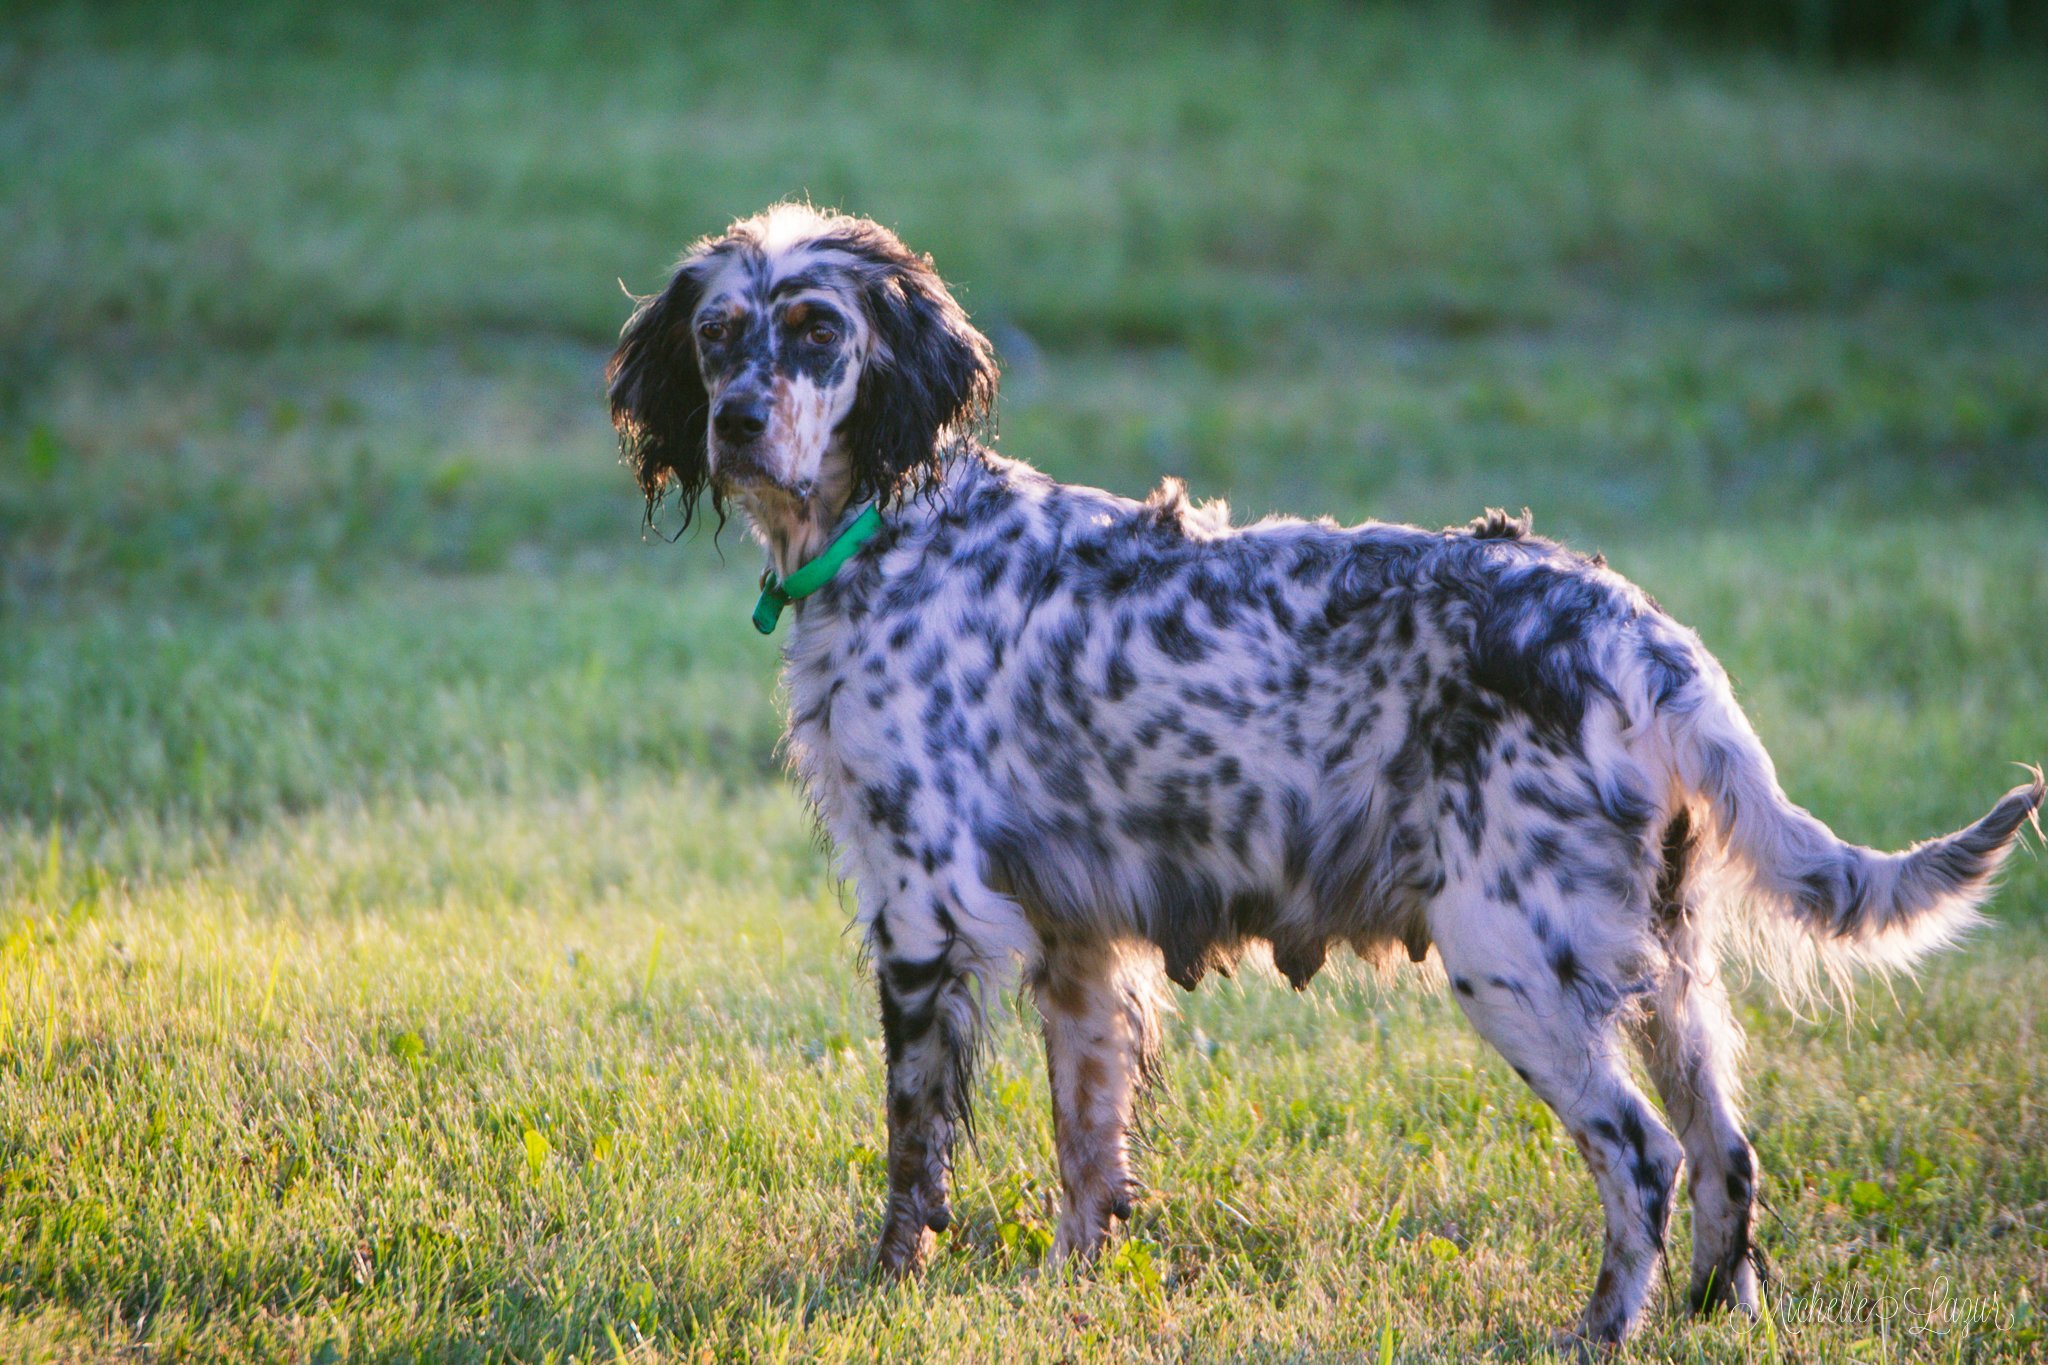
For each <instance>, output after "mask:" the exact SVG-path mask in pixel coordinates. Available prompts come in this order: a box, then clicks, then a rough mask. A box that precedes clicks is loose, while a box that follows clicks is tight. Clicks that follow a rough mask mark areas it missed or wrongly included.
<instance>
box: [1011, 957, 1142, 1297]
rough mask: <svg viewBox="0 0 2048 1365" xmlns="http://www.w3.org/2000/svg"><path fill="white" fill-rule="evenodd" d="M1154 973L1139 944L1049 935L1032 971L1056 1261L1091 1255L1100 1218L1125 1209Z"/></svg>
mask: <svg viewBox="0 0 2048 1365" xmlns="http://www.w3.org/2000/svg"><path fill="white" fill-rule="evenodd" d="M1158 975H1159V968H1158V965H1157V961H1156V957H1155V956H1154V955H1153V954H1152V953H1151V952H1150V950H1149V949H1140V948H1138V947H1137V946H1135V945H1128V944H1116V943H1103V942H1100V941H1085V942H1053V943H1049V944H1048V945H1047V947H1046V951H1045V955H1044V957H1043V959H1042V960H1041V963H1040V965H1039V968H1038V970H1037V971H1036V972H1035V973H1034V974H1033V977H1032V982H1031V987H1032V992H1033V994H1034V996H1035V997H1036V999H1037V1001H1038V1012H1039V1015H1040V1017H1041V1018H1042V1019H1043V1020H1044V1023H1045V1061H1046V1071H1047V1075H1048V1077H1049V1079H1050V1080H1051V1082H1052V1120H1053V1143H1054V1145H1055V1146H1056V1147H1057V1148H1058V1150H1059V1164H1060V1185H1061V1187H1062V1189H1063V1190H1064V1192H1065V1196H1066V1198H1065V1208H1064V1210H1063V1211H1062V1213H1061V1215H1060V1226H1059V1232H1058V1234H1057V1235H1056V1236H1055V1237H1054V1239H1053V1257H1054V1259H1056V1260H1063V1259H1065V1258H1067V1257H1069V1256H1075V1257H1080V1258H1082V1259H1087V1258H1090V1257H1092V1256H1094V1255H1095V1254H1096V1253H1097V1252H1098V1251H1100V1250H1101V1248H1102V1244H1103V1242H1104V1241H1105V1240H1106V1239H1107V1238H1108V1236H1109V1224H1110V1219H1111V1218H1128V1217H1130V1213H1131V1200H1132V1199H1133V1198H1134V1197H1135V1195H1136V1193H1137V1182H1136V1180H1135V1179H1134V1177H1133V1176H1132V1174H1131V1165H1130V1131H1131V1122H1132V1117H1133V1110H1134V1108H1135V1106H1136V1103H1137V1099H1138V1093H1139V1090H1140V1088H1141V1087H1142V1086H1143V1084H1144V1082H1145V1080H1146V1079H1147V1077H1148V1076H1149V1075H1150V1073H1151V1071H1152V1068H1153V1066H1154V1064H1155V1062H1156V1059H1157V1053H1158V1048H1159V1024H1158V988H1157V978H1158Z"/></svg>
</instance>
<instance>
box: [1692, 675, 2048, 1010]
mask: <svg viewBox="0 0 2048 1365" xmlns="http://www.w3.org/2000/svg"><path fill="white" fill-rule="evenodd" d="M1695 659H1696V661H1697V662H1699V663H1700V664H1702V665H1703V670H1702V673H1701V676H1700V677H1699V678H1698V686H1699V690H1698V691H1697V692H1696V693H1694V695H1693V696H1692V697H1691V698H1688V700H1689V701H1692V702H1693V703H1695V704H1694V705H1692V706H1690V707H1684V708H1678V709H1675V712H1674V711H1667V712H1666V715H1667V718H1668V719H1669V720H1670V721H1671V722H1672V723H1671V727H1670V737H1671V740H1672V745H1673V755H1674V758H1675V761H1676V762H1675V766H1676V769H1677V777H1678V780H1679V784H1680V786H1681V787H1682V788H1683V789H1685V790H1686V791H1687V792H1689V793H1690V794H1691V795H1692V796H1693V798H1695V801H1696V803H1697V806H1699V807H1703V808H1704V809H1703V810H1697V813H1698V814H1702V815H1704V816H1705V817H1706V818H1705V821H1704V824H1705V828H1704V829H1700V830H1698V831H1697V834H1698V836H1699V845H1698V851H1699V852H1700V853H1704V854H1706V855H1708V856H1709V857H1710V858H1711V859H1712V860H1713V866H1714V867H1715V868H1716V871H1717V875H1716V880H1717V881H1720V882H1721V883H1723V884H1724V885H1725V886H1726V889H1727V890H1728V891H1730V892H1732V893H1734V895H1733V898H1734V899H1738V900H1741V901H1745V902H1747V903H1748V904H1749V905H1750V907H1751V908H1752V913H1751V914H1749V915H1748V916H1745V917H1739V918H1737V919H1736V920H1735V921H1734V923H1733V924H1731V925H1730V927H1732V928H1735V929H1737V930H1738V934H1739V936H1740V937H1742V938H1746V939H1747V940H1748V942H1747V944H1746V946H1747V948H1748V949H1749V956H1751V957H1752V958H1753V959H1754V960H1755V961H1756V962H1757V964H1758V965H1759V966H1760V967H1762V968H1763V969H1764V970H1765V971H1766V972H1767V973H1768V974H1769V975H1770V976H1771V977H1772V978H1773V979H1774V980H1775V981H1777V982H1778V984H1779V985H1780V987H1781V988H1784V989H1787V990H1788V991H1792V992H1795V993H1796V992H1797V991H1798V990H1800V989H1801V988H1803V987H1804V986H1805V985H1806V984H1808V983H1810V982H1811V981H1812V980H1813V970H1812V969H1813V968H1815V967H1818V968H1819V969H1821V971H1823V972H1825V973H1826V974H1827V975H1828V977H1829V978H1830V979H1831V980H1833V981H1834V982H1835V983H1836V984H1837V986H1840V985H1843V984H1845V978H1846V974H1847V972H1848V971H1849V969H1852V968H1856V967H1876V968H1880V969H1897V968H1903V967H1908V966H1910V965H1911V964H1912V963H1913V962H1915V961H1916V960H1917V959H1919V958H1920V957H1921V956H1922V955H1924V954H1925V953H1927V952H1930V951H1932V950H1933V949H1935V948H1938V947H1940V946H1942V945H1943V944H1946V943H1949V942H1952V941H1954V940H1955V939H1956V938H1957V937H1958V936H1959V935H1960V934H1962V933H1963V932H1964V931H1965V930H1966V929H1968V928H1969V927H1970V926H1971V925H1973V924H1975V923H1976V922H1977V921H1978V915H1977V907H1978V906H1979V905H1980V904H1982V903H1983V901H1984V900H1985V899H1986V898H1987V897H1988V896H1989V895H1990V894H1991V890H1992V884H1993V882H1994V880H1995V879H1996V877H1997V874H1998V870H1999V868H2000V867H2001V866H2002V865H2003V864H2004V862H2005V860H2006V858H2007V856H2008V855H2009V854H2010V853H2011V852H2012V848H2013V845H2014V843H2016V842H2017V841H2018V838H2019V834H2020V827H2021V826H2022V825H2023V824H2025V823H2026V822H2027V821H2028V820H2029V819H2030V818H2031V819H2033V820H2034V821H2035V827H2036V829H2037V830H2038V828H2039V816H2038V815H2036V812H2037V811H2038V810H2039V809H2040V807H2041V804H2042V797H2043V792H2044V787H2043V782H2042V775H2041V771H2040V769H2038V768H2030V769H2029V771H2030V772H2031V773H2032V774H2033V781H2031V782H2028V783H2025V784H2022V785H2021V786H2017V787H2014V788H2013V789H2012V790H2011V791H2009V792H2007V793H2006V794H2005V795H2004V797H2002V798H2001V799H2000V800H1999V802H1998V804H1997V805H1995V806H1993V807H1992V808H1991V811H1990V813H1989V814H1988V815H1986V816H1984V818H1982V819H1981V820H1978V821H1977V822H1976V823H1975V824H1973V825H1970V826H1968V827H1967V828H1964V829H1960V830H1957V831H1956V832H1955V833H1953V834H1947V835H1943V836H1942V837H1940V838H1938V839H1929V840H1927V841H1926V842H1925V843H1921V844H1916V845H1914V846H1913V847H1912V848H1910V849H1907V850H1906V851H1904V852H1902V853H1880V852H1878V851H1877V850H1875V849H1869V848H1862V847H1859V846H1857V845H1855V844H1849V843H1844V842H1843V841H1842V840H1840V839H1838V838H1836V837H1835V835H1834V832H1833V831H1831V830H1830V829H1829V828H1828V827H1827V826H1826V825H1824V824H1822V823H1821V822H1820V821H1819V820H1817V819H1815V818H1814V817H1813V816H1812V815H1810V814H1808V813H1807V812H1806V811H1805V810H1802V809H1801V808H1800V807H1798V806H1796V805H1794V804H1793V803H1792V801H1791V799H1790V798H1789V797H1787V796H1786V795H1785V792H1784V789H1783V788H1782V787H1780V786H1779V785H1778V774H1777V770H1776V768H1775V767H1773V766H1772V763H1771V759H1770V755H1769V754H1767V753H1765V752H1764V747H1763V744H1762V742H1761V741H1760V740H1758V738H1757V736H1756V732H1755V731H1754V730H1753V729H1751V728H1750V724H1749V720H1748V718H1747V717H1745V716H1744V715H1743V714H1742V711H1741V708H1740V707H1738V706H1737V705H1736V703H1735V698H1734V695H1733V693H1732V692H1731V691H1730V690H1729V687H1728V682H1727V678H1726V675H1725V674H1723V673H1722V672H1721V669H1720V666H1719V665H1718V664H1715V663H1714V662H1713V661H1712V659H1711V658H1708V657H1707V656H1706V654H1705V651H1704V650H1700V651H1697V652H1696V653H1695ZM1668 852H1669V851H1668V850H1667V854H1668ZM1667 875H1669V873H1668V870H1667ZM1744 929H1747V931H1748V932H1747V933H1746V934H1745V933H1741V932H1740V931H1742V930H1744Z"/></svg>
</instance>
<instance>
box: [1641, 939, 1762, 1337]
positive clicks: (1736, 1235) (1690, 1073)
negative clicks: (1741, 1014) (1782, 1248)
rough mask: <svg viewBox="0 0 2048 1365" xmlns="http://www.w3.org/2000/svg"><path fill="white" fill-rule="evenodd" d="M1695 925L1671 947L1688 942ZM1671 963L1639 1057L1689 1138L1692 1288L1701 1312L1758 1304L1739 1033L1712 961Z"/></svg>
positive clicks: (1677, 959) (1752, 1179)
mask: <svg viewBox="0 0 2048 1365" xmlns="http://www.w3.org/2000/svg"><path fill="white" fill-rule="evenodd" d="M1690 937H1691V935H1690V933H1689V931H1684V932H1682V933H1681V936H1680V939H1679V941H1678V942H1675V943H1674V945H1673V946H1674V948H1677V949H1681V950H1683V949H1684V948H1685V947H1687V946H1688V944H1687V942H1686V940H1688V939H1689V938H1690ZM1673 959H1674V960H1673V964H1672V968H1671V970H1670V972H1669V974H1668V975H1667V976H1666V977H1665V980H1664V985H1663V988H1662V990H1661V991H1660V992H1659V995H1658V999H1657V1003H1656V1007H1655V1009H1654V1010H1653V1011H1652V1013H1651V1014H1650V1016H1649V1018H1648V1019H1647V1020H1646V1021H1645V1025H1644V1029H1643V1056H1644V1059H1645V1061H1647V1063H1648V1064H1649V1068H1650V1077H1651V1079H1652V1080H1654V1081H1655V1082H1656V1083H1657V1092H1658V1094H1659V1095H1661V1096H1662V1097H1663V1100H1664V1112H1665V1113H1666V1114H1667V1115H1669V1116H1670V1119H1671V1122H1672V1124H1673V1125H1674V1126H1675V1127H1676V1128H1677V1129H1678V1136H1679V1140H1680V1141H1681V1142H1683V1143H1684V1144H1685V1160H1686V1166H1687V1175H1686V1183H1687V1186H1688V1188H1689V1189H1690V1190H1691V1193H1692V1287H1691V1290H1690V1292H1688V1293H1687V1295H1686V1303H1687V1305H1688V1306H1689V1307H1690V1308H1691V1309H1692V1311H1693V1312H1695V1313H1709V1312H1712V1311H1713V1310H1715V1309H1717V1308H1725V1307H1735V1308H1741V1309H1743V1310H1744V1311H1746V1312H1751V1313H1753V1312H1755V1311H1756V1309H1757V1275H1756V1267H1755V1266H1754V1265H1753V1264H1752V1255H1753V1253H1752V1250H1751V1245H1750V1219H1751V1216H1752V1214H1753V1212H1754V1208H1755V1200H1756V1154H1755V1152H1754V1151H1752V1150H1751V1148H1750V1145H1749V1140H1748V1139H1747V1138H1745V1137H1744V1136H1743V1134H1742V1115H1741V1113H1740V1112H1739V1111H1738V1110H1737V1108H1736V1082H1735V1062H1736V1058H1737V1057H1738V1056H1739V1055H1740V1053H1741V1049H1742V1034H1741V1031H1740V1029H1739V1028H1738V1027H1737V1025H1736V1023H1735V1018H1734V1016H1733V1014H1732V1013H1731V1012H1730V1010H1729V1008H1728V993H1727V991H1726V990H1725V989H1723V987H1722V985H1721V982H1720V979H1719V977H1718V976H1717V975H1716V974H1715V971H1714V965H1715V964H1713V963H1712V962H1711V961H1708V962H1707V963H1706V964H1705V965H1704V966H1701V965H1699V964H1696V963H1695V962H1693V961H1691V960H1690V954H1685V953H1683V952H1674V953H1673Z"/></svg>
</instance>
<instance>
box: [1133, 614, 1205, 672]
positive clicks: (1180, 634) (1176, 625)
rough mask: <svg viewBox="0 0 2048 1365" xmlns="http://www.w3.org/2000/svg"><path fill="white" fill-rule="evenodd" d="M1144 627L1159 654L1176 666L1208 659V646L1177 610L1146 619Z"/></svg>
mask: <svg viewBox="0 0 2048 1365" xmlns="http://www.w3.org/2000/svg"><path fill="white" fill-rule="evenodd" d="M1145 626H1146V628H1147V629H1148V630H1150V631H1151V632H1152V641H1153V643H1154V644H1156V645H1158V646H1159V652H1160V653H1162V654H1164V655H1165V656H1166V657H1167V658H1169V659H1171V660H1173V661H1174V662H1175V663H1178V664H1198V663H1200V662H1201V661H1202V660H1204V659H1206V658H1208V657H1209V644H1208V642H1207V641H1206V640H1204V639H1203V638H1202V637H1201V636H1200V635H1198V634H1196V633H1195V632H1194V631H1193V630H1192V629H1190V628H1189V626H1188V623H1187V621H1186V619H1185V618H1183V617H1182V615H1181V613H1180V612H1179V611H1178V610H1174V611H1165V612H1161V613H1159V614H1158V615H1156V616H1150V617H1147V618H1146V620H1145Z"/></svg>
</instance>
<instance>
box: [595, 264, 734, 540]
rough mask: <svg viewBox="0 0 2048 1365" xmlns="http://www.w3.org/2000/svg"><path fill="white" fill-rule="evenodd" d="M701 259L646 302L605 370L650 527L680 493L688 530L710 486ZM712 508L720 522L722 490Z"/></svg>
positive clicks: (622, 446) (622, 445)
mask: <svg viewBox="0 0 2048 1365" xmlns="http://www.w3.org/2000/svg"><path fill="white" fill-rule="evenodd" d="M699 264H700V262H699V261H698V260H697V259H696V257H695V256H693V257H691V258H690V259H687V260H685V261H684V262H683V264H681V265H680V266H678V267H676V273H675V277H674V278H673V279H671V280H670V281H669V282H668V287H667V288H666V289H664V290H662V291H661V293H659V294H656V295H654V296H653V297H651V298H644V299H641V300H640V301H639V306H638V307H637V308H635V309H634V310H633V316H632V317H631V318H629V319H627V321H626V325H625V327H624V328H623V329H622V330H621V331H620V332H619V348H618V349H617V350H616V351H613V352H612V358H611V362H610V363H609V364H607V365H606V366H605V368H604V377H605V384H606V387H607V390H608V392H609V395H610V397H611V404H612V426H614V427H615V428H617V429H618V433H619V454H620V458H621V459H623V460H624V461H625V463H627V464H628V465H631V466H632V468H633V473H634V475H635V477H637V478H638V479H639V480H640V491H641V492H642V493H645V494H646V495H647V515H648V518H649V519H650V520H652V518H653V516H654V511H655V509H656V508H657V507H659V506H660V505H661V500H662V499H663V498H664V497H665V496H666V495H667V494H668V492H669V491H670V490H671V489H673V490H674V491H675V494H676V499H677V501H678V502H679V503H680V504H681V506H682V510H683V525H684V526H685V527H687V526H688V525H689V524H690V517H691V515H692V514H693V513H694V512H695V510H696V507H697V499H698V498H699V497H700V496H701V495H702V494H703V492H704V490H705V487H706V485H707V484H709V483H710V481H711V457H710V452H709V450H708V449H707V446H706V438H707V435H708V433H707V431H706V422H707V420H708V417H709V412H710V406H711V398H710V395H709V394H708V393H706V392H705V389H704V376H703V373H702V372H701V371H700V370H699V369H698V368H697V344H696V339H695V336H694V334H693V333H692V331H691V327H690V320H691V318H692V317H694V316H695V314H696V312H697V302H698V299H699V298H700V297H701V295H702V293H703V280H702V278H701V275H700V272H699V271H698V270H697V269H695V267H696V266H698V265H699ZM711 501H712V505H713V507H715V508H717V510H718V514H719V520H720V521H721V522H723V521H724V520H725V509H724V507H722V506H720V505H719V500H718V493H717V490H715V489H714V490H712V494H711Z"/></svg>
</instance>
